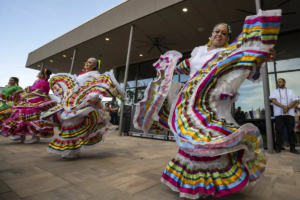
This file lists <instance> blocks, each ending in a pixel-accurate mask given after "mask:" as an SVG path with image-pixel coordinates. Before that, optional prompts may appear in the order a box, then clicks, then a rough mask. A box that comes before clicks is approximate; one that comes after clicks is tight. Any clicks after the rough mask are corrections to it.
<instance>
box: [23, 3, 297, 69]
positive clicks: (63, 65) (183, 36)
mask: <svg viewBox="0 0 300 200" xmlns="http://www.w3.org/2000/svg"><path fill="white" fill-rule="evenodd" d="M264 2H265V7H266V8H273V7H274V5H277V4H279V3H280V2H281V1H279V0H265V1H264ZM299 4H300V2H299V1H290V2H288V5H285V6H288V7H283V8H282V9H283V10H287V9H289V10H287V11H290V9H293V10H292V11H297V14H295V15H287V16H284V17H283V19H282V23H283V24H284V25H283V26H282V30H281V31H282V32H285V31H288V30H293V29H295V28H298V27H296V26H295V25H297V24H298V19H299V18H300V5H299ZM183 8H187V9H188V11H187V12H183V10H182V9H183ZM237 9H241V10H248V11H252V12H255V1H254V0H253V1H238V0H226V1H223V0H222V1H221V0H218V1H211V0H201V1H199V0H143V1H141V0H129V1H126V2H124V3H122V4H120V5H119V6H117V7H115V8H113V9H111V10H109V11H107V12H105V13H103V14H101V15H99V16H97V17H95V18H94V19H92V20H90V21H88V22H87V23H85V24H82V25H81V26H79V27H77V28H75V29H73V30H71V31H70V32H68V33H66V34H64V35H62V36H61V37H59V38H57V39H55V40H53V41H51V42H49V43H48V44H46V45H44V46H42V47H40V48H39V49H37V50H35V51H33V52H31V53H29V55H28V60H27V63H26V67H28V68H32V69H39V66H38V65H41V62H44V63H45V67H47V68H49V69H51V70H52V71H53V72H54V73H57V72H69V71H70V66H71V62H72V59H71V58H72V56H73V50H74V49H75V48H76V49H77V53H76V58H75V60H74V70H73V72H74V73H79V72H80V71H81V69H82V67H83V62H84V61H86V60H87V59H88V58H89V57H95V58H98V59H101V61H102V67H101V72H103V71H107V70H109V69H112V68H114V67H118V66H123V65H125V63H126V55H127V48H128V40H129V33H130V27H131V25H134V31H133V41H132V48H131V56H130V63H137V62H141V61H145V60H150V59H154V58H157V57H159V56H160V54H161V52H160V51H159V50H158V49H157V48H154V49H153V50H152V51H151V52H150V53H149V50H150V48H151V46H147V45H148V43H146V42H150V39H152V40H155V38H158V39H161V38H164V40H163V42H162V44H171V45H165V46H166V47H168V48H170V49H174V50H177V51H180V52H186V51H191V50H192V49H193V48H194V47H196V46H199V45H203V44H205V43H206V42H207V41H208V36H209V35H210V33H211V30H212V28H213V27H214V25H215V24H217V23H219V22H228V23H230V22H233V23H231V26H232V30H233V38H235V37H236V36H237V35H238V34H239V32H240V30H241V29H242V25H243V20H241V19H244V18H245V17H246V16H247V15H249V14H247V13H245V12H241V11H239V10H237ZM239 20H240V21H239ZM234 21H238V22H234ZM292 35H294V37H287V36H286V35H285V36H282V37H279V41H278V44H277V46H276V50H277V52H280V51H285V53H284V54H286V55H287V56H284V54H281V59H287V58H289V57H288V55H293V56H292V57H297V56H298V57H299V56H300V49H299V48H298V47H299V45H300V41H299V40H295V41H294V39H295V38H296V37H297V36H298V35H299V33H298V32H297V31H296V32H294V33H293V34H292ZM105 38H109V41H107V40H105ZM149 38H150V39H149ZM281 41H282V42H281ZM286 42H289V44H290V43H293V45H292V47H294V48H292V49H291V48H287V46H286V44H285V43H286ZM162 50H163V51H167V50H168V49H162ZM289 51H290V52H292V53H293V54H291V53H289ZM140 54H142V55H143V56H140ZM63 55H65V56H66V57H63ZM50 60H52V61H53V62H50Z"/></svg>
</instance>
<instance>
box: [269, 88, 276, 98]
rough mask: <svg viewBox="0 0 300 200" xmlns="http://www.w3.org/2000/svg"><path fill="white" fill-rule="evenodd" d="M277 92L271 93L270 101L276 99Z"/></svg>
mask: <svg viewBox="0 0 300 200" xmlns="http://www.w3.org/2000/svg"><path fill="white" fill-rule="evenodd" d="M276 92H277V90H274V91H273V92H272V93H271V95H270V97H269V98H270V100H272V99H276Z"/></svg>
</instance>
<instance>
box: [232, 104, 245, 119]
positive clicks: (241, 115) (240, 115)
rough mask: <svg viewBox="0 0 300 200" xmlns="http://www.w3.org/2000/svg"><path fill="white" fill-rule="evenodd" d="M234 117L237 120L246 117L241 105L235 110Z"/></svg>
mask: <svg viewBox="0 0 300 200" xmlns="http://www.w3.org/2000/svg"><path fill="white" fill-rule="evenodd" d="M234 118H235V120H237V121H239V120H243V119H246V116H245V113H244V111H242V109H241V107H238V110H237V111H236V113H235V115H234Z"/></svg>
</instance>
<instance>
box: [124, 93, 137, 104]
mask: <svg viewBox="0 0 300 200" xmlns="http://www.w3.org/2000/svg"><path fill="white" fill-rule="evenodd" d="M126 94H127V98H128V102H127V103H125V105H133V104H134V97H135V89H126Z"/></svg>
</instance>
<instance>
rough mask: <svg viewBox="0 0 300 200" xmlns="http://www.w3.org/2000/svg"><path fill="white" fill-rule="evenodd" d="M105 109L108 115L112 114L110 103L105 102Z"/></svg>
mask: <svg viewBox="0 0 300 200" xmlns="http://www.w3.org/2000/svg"><path fill="white" fill-rule="evenodd" d="M104 111H105V113H106V115H107V116H109V115H110V112H111V109H110V107H109V103H105V107H104Z"/></svg>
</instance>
